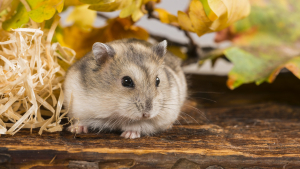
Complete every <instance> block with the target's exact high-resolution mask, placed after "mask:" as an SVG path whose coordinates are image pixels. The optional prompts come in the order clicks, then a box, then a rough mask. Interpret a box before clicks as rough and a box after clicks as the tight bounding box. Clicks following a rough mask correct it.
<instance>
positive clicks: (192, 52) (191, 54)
mask: <svg viewBox="0 0 300 169" xmlns="http://www.w3.org/2000/svg"><path fill="white" fill-rule="evenodd" d="M154 4H155V3H154V2H153V1H150V2H148V3H147V4H146V10H147V11H148V18H151V19H156V20H159V17H158V16H156V15H154V14H153V11H154V8H153V7H154ZM97 16H98V17H101V18H103V19H106V20H107V19H110V18H109V17H108V16H106V15H104V14H102V13H100V12H98V13H97ZM168 25H170V26H173V27H175V28H177V29H179V30H181V31H184V34H185V35H186V37H187V38H188V39H189V43H180V42H176V41H173V40H170V39H168V38H166V37H164V36H159V35H155V34H151V33H150V37H151V38H153V39H155V40H156V41H162V40H167V41H168V44H169V45H171V46H179V47H186V48H187V49H188V50H187V56H188V58H187V59H186V60H185V61H184V63H183V64H184V65H187V64H190V63H195V62H197V61H198V60H199V59H200V58H202V57H203V56H204V55H203V53H206V52H208V51H211V50H213V49H214V48H212V47H204V48H200V46H199V45H198V44H197V43H196V42H195V41H194V40H193V38H192V36H191V34H190V33H189V32H188V31H185V30H182V29H181V28H180V26H179V25H178V24H177V23H170V24H168Z"/></svg>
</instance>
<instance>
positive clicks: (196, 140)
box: [0, 74, 300, 169]
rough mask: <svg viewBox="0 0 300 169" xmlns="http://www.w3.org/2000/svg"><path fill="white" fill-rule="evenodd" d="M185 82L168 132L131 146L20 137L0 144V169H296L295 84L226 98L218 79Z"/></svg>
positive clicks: (299, 96) (103, 140)
mask: <svg viewBox="0 0 300 169" xmlns="http://www.w3.org/2000/svg"><path fill="white" fill-rule="evenodd" d="M189 79H190V80H189V81H190V82H191V83H190V88H189V89H190V97H189V102H188V103H187V104H186V106H185V107H184V108H183V110H182V111H183V112H184V113H186V114H184V113H183V114H182V116H181V117H180V118H179V122H178V124H176V125H174V127H173V128H172V129H171V130H168V131H166V132H163V133H159V134H157V135H155V136H151V137H142V138H141V139H134V140H129V139H124V138H121V137H119V134H120V133H118V132H106V133H100V134H97V133H95V132H94V133H90V134H79V135H74V134H71V133H69V132H67V131H62V132H56V133H43V135H42V136H40V135H38V134H37V130H33V134H30V131H29V130H22V131H20V132H19V133H17V134H16V135H15V136H9V135H2V136H1V137H0V143H1V144H0V168H35V169H36V168H45V169H46V168H47V169H49V168H68V166H69V163H70V161H88V162H96V163H97V164H98V166H99V168H134V169H140V168H142V169H143V168H172V167H173V168H174V167H178V166H182V165H183V164H185V163H184V162H182V161H185V162H186V161H191V163H188V162H186V165H185V166H189V165H190V166H195V167H196V168H197V167H200V168H201V169H205V168H208V167H210V168H213V166H218V167H222V168H225V169H227V168H249V169H250V168H252V169H254V168H268V169H271V168H280V169H291V168H300V80H298V79H297V78H295V77H294V76H293V75H291V74H281V75H279V77H278V78H277V79H276V80H275V82H274V83H273V84H271V85H270V84H262V85H260V86H258V87H257V86H255V85H254V84H249V85H244V86H242V87H240V88H238V89H236V90H234V91H230V90H229V89H228V88H227V87H226V86H225V82H226V77H218V76H201V75H189ZM208 92H213V93H208ZM209 100H214V101H215V102H214V101H209ZM180 159H181V161H178V160H180ZM182 159H186V160H182ZM50 162H51V163H50ZM176 162H177V163H176ZM180 162H182V163H183V164H182V163H180ZM49 163H50V164H49ZM175 163H176V165H175Z"/></svg>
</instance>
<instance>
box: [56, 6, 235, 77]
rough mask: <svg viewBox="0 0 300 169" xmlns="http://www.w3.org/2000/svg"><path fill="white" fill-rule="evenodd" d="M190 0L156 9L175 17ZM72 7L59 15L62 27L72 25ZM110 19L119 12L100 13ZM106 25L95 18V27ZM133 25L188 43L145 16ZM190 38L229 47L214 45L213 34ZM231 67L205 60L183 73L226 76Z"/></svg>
mask: <svg viewBox="0 0 300 169" xmlns="http://www.w3.org/2000/svg"><path fill="white" fill-rule="evenodd" d="M189 3H190V0H162V1H161V2H160V3H158V4H157V5H156V7H157V8H163V9H165V10H167V11H168V12H170V13H171V14H173V15H177V12H178V11H179V10H180V11H186V10H187V9H188V6H189ZM73 9H74V7H69V8H68V9H67V10H66V11H64V12H63V13H61V14H60V16H61V17H62V19H61V24H62V25H63V26H70V25H72V23H70V22H69V23H68V22H67V21H66V20H67V17H68V15H69V14H70V13H71V12H72V10H73ZM101 13H103V14H105V15H106V16H109V17H110V18H115V17H117V16H119V13H120V11H115V12H101ZM105 24H106V20H105V19H103V18H101V17H97V18H96V20H95V23H94V26H95V27H102V26H104V25H105ZM135 25H137V26H141V27H143V28H145V29H147V31H148V32H149V33H151V34H154V35H160V36H165V37H166V38H168V39H170V40H173V41H177V42H182V43H188V39H187V37H186V36H185V35H184V32H183V31H181V30H179V29H177V28H175V27H172V26H170V25H167V24H164V23H162V22H160V21H158V20H154V19H148V17H147V15H144V16H143V17H142V18H141V19H140V20H139V21H138V22H137V23H136V24H135ZM191 36H192V38H193V39H194V40H195V42H196V43H197V44H198V45H199V46H202V47H215V48H225V47H228V46H230V44H231V43H230V41H225V42H221V43H215V41H214V38H215V33H208V34H204V35H203V36H201V37H199V36H198V35H197V34H196V33H191ZM232 67H233V65H232V63H230V62H227V61H225V60H222V59H219V60H217V61H216V63H215V66H214V67H212V66H211V60H207V61H205V62H204V64H203V65H201V66H199V65H198V64H197V63H193V64H191V65H187V66H184V71H185V72H186V73H196V74H214V75H224V76H225V75H227V74H228V72H229V71H230V70H231V69H232Z"/></svg>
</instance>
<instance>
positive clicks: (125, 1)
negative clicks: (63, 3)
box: [79, 0, 160, 21]
mask: <svg viewBox="0 0 300 169" xmlns="http://www.w3.org/2000/svg"><path fill="white" fill-rule="evenodd" d="M79 1H80V2H82V3H85V4H90V6H89V9H92V10H95V11H100V12H113V11H117V10H121V12H120V15H119V17H120V18H126V17H128V16H131V18H132V20H133V21H137V20H139V19H140V18H141V17H142V16H144V14H145V12H143V10H142V7H143V5H144V4H146V3H147V2H149V1H150V0H79ZM152 1H154V2H159V1H160V0H152Z"/></svg>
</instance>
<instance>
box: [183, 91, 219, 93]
mask: <svg viewBox="0 0 300 169" xmlns="http://www.w3.org/2000/svg"><path fill="white" fill-rule="evenodd" d="M189 93H190V94H196V93H208V94H224V93H225V92H210V91H209V92H203V91H195V92H191V91H190V92H189Z"/></svg>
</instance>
